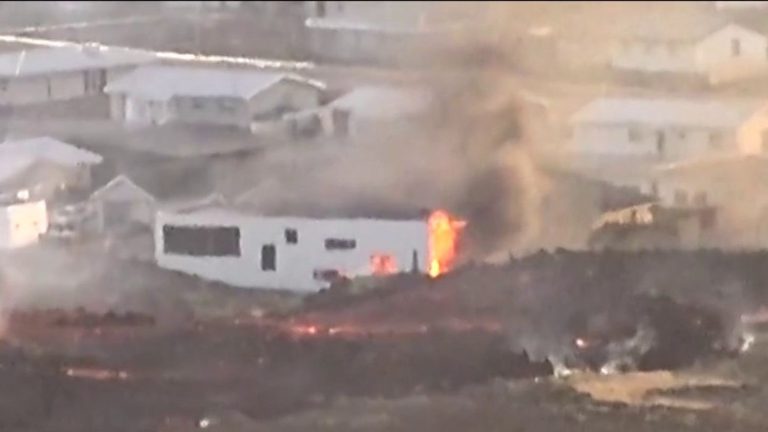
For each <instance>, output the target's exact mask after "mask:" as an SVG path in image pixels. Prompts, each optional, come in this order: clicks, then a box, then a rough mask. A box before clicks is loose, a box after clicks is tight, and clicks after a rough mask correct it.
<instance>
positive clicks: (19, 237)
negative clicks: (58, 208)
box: [0, 201, 48, 249]
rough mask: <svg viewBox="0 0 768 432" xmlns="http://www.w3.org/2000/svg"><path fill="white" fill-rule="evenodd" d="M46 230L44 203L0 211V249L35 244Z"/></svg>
mask: <svg viewBox="0 0 768 432" xmlns="http://www.w3.org/2000/svg"><path fill="white" fill-rule="evenodd" d="M47 230H48V213H47V209H46V205H45V201H38V202H32V203H21V204H14V205H10V206H7V207H4V208H2V211H0V248H3V249H13V248H17V247H22V246H27V245H30V244H33V243H36V242H37V241H38V239H39V237H40V234H43V233H45V232H46V231H47Z"/></svg>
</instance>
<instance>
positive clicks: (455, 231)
mask: <svg viewBox="0 0 768 432" xmlns="http://www.w3.org/2000/svg"><path fill="white" fill-rule="evenodd" d="M427 225H428V227H429V276H431V277H437V276H440V275H441V274H443V273H445V272H447V271H449V270H450V269H451V268H452V267H453V265H454V263H455V261H456V243H457V241H458V239H459V234H460V233H461V230H462V229H463V228H464V227H465V226H466V225H467V223H466V222H465V221H463V220H459V219H455V218H453V217H452V216H451V215H450V214H448V213H447V212H445V211H443V210H437V211H435V212H433V213H432V214H431V215H429V219H428V220H427Z"/></svg>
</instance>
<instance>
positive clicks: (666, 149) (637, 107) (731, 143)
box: [570, 98, 768, 161]
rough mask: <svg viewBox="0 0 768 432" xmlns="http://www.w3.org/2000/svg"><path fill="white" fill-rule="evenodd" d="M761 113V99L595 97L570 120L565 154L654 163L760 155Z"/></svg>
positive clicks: (767, 139) (765, 118) (764, 146)
mask: <svg viewBox="0 0 768 432" xmlns="http://www.w3.org/2000/svg"><path fill="white" fill-rule="evenodd" d="M766 114H768V111H766V103H765V102H762V101H750V100H732V101H722V100H717V101H716V100H711V99H707V100H700V99H675V98H668V99H666V98H665V99H662V98H656V99H649V98H601V99H597V100H594V101H592V102H591V103H589V104H587V105H586V106H585V107H583V108H582V109H580V110H578V111H577V112H576V113H575V114H574V115H573V116H572V117H571V119H570V126H571V150H572V151H573V152H574V153H576V154H597V155H624V156H651V157H653V158H655V159H656V160H658V161H664V160H666V161H670V160H680V159H686V158H691V157H701V156H706V155H708V154H729V153H730V154H739V153H740V154H757V153H763V152H766V151H768V133H766V131H767V130H768V115H766Z"/></svg>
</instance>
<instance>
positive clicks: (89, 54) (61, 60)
mask: <svg viewBox="0 0 768 432" xmlns="http://www.w3.org/2000/svg"><path fill="white" fill-rule="evenodd" d="M154 60H155V57H154V56H153V55H150V54H145V53H139V52H136V51H132V50H126V49H119V48H102V49H99V48H90V47H84V48H77V47H58V48H35V49H28V50H21V51H16V52H8V53H2V54H0V76H4V77H17V76H31V75H41V74H46V73H51V72H67V71H83V70H90V69H100V68H110V67H118V66H127V65H137V64H142V63H149V62H151V61H154Z"/></svg>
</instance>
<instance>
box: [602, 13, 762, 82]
mask: <svg viewBox="0 0 768 432" xmlns="http://www.w3.org/2000/svg"><path fill="white" fill-rule="evenodd" d="M660 20H661V22H660V23H659V25H664V26H666V27H667V28H666V29H665V30H663V31H661V33H651V34H648V35H647V36H643V35H637V36H628V37H624V38H621V39H620V40H619V41H618V43H617V44H616V45H615V48H614V50H613V53H612V55H611V66H612V67H613V68H615V69H618V70H623V71H632V72H652V73H656V72H661V73H665V72H666V73H676V74H688V75H696V76H701V77H703V78H705V79H706V81H707V82H709V83H710V84H718V83H722V82H728V81H733V80H737V79H740V78H747V77H750V76H755V75H758V74H760V73H764V72H766V71H768V37H766V35H765V34H763V33H761V32H759V31H756V30H753V29H751V28H749V27H746V26H743V25H739V24H737V23H732V22H728V23H721V24H719V25H718V24H714V25H713V26H712V27H704V28H699V29H698V33H697V34H689V33H692V32H690V31H689V28H688V26H687V23H685V24H679V25H676V24H675V23H674V22H669V21H667V20H664V19H663V17H662V18H660ZM657 27H658V25H657V26H651V28H652V29H655V28H657ZM669 27H679V31H677V32H674V33H670V31H669V30H670V29H669ZM698 27H701V26H698ZM643 28H644V29H646V30H648V26H644V27H643ZM694 31H695V30H694ZM649 33H650V30H649Z"/></svg>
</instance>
